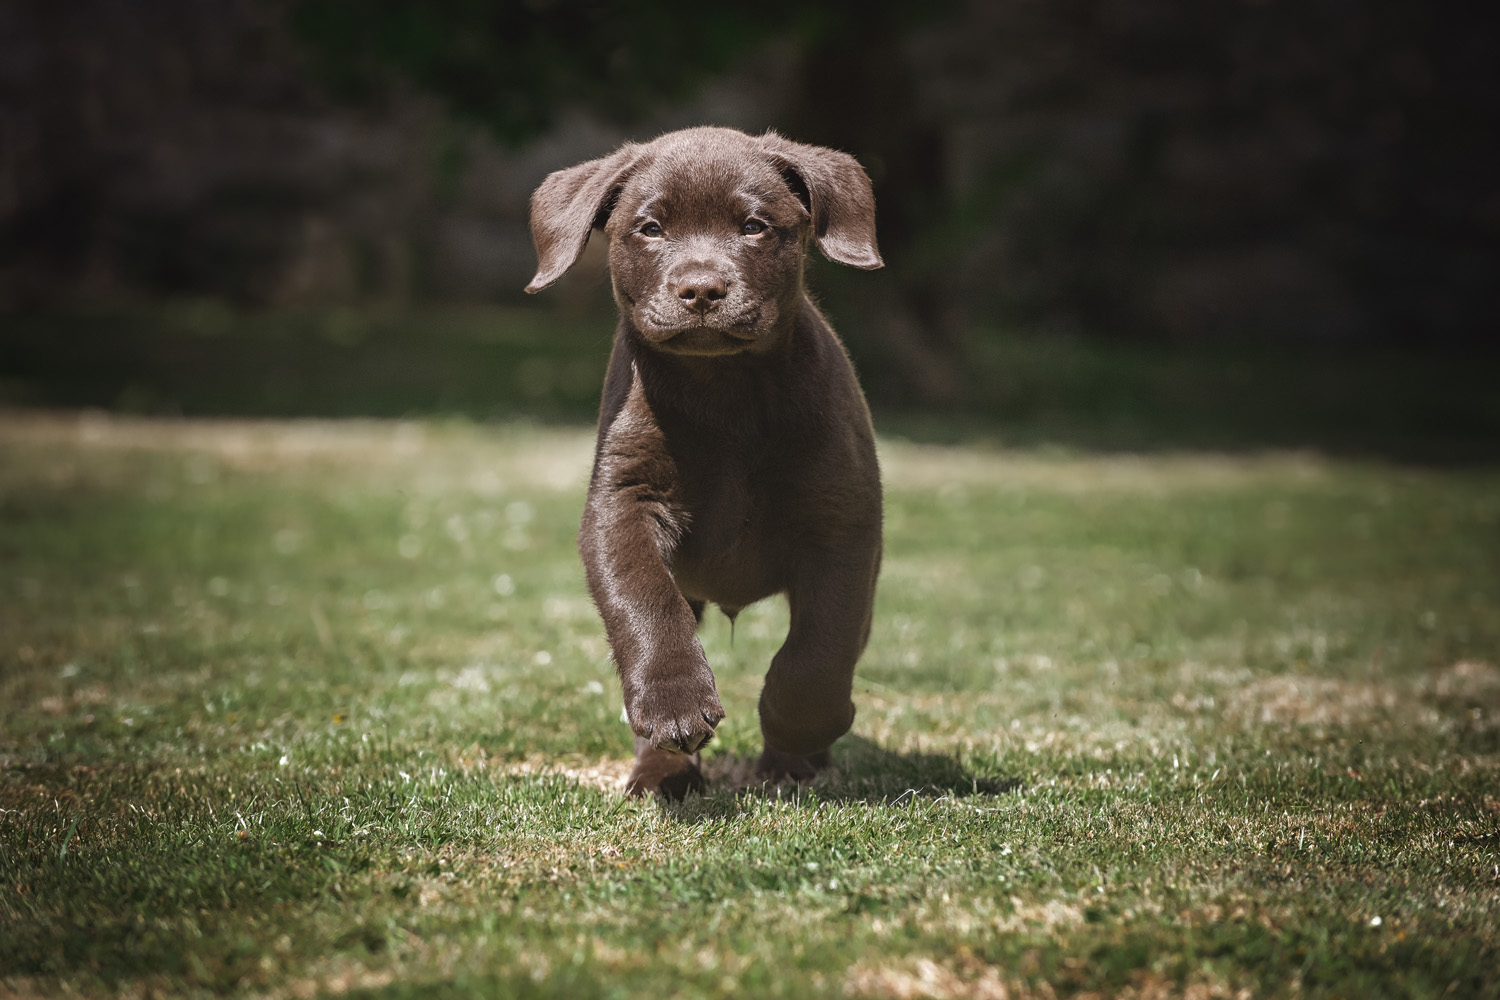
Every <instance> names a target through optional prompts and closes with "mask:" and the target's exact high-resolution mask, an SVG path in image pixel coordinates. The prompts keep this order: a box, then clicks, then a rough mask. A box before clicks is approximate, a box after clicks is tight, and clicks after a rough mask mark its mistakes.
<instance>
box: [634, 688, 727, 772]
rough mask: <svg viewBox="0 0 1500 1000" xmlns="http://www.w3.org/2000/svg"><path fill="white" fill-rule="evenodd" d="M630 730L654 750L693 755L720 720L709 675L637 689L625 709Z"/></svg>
mask: <svg viewBox="0 0 1500 1000" xmlns="http://www.w3.org/2000/svg"><path fill="white" fill-rule="evenodd" d="M625 712H626V714H627V715H628V716H629V717H630V728H631V730H632V731H634V733H635V734H636V735H637V736H639V737H640V738H641V739H643V740H645V741H646V742H647V743H649V744H650V745H651V746H652V747H653V748H655V749H657V750H665V751H666V752H667V753H697V752H698V751H699V750H701V749H702V748H703V746H704V745H705V744H707V743H708V741H709V740H710V739H712V738H713V735H714V727H715V726H717V725H718V724H719V721H720V720H721V719H723V718H724V708H723V706H722V705H720V704H719V692H718V690H717V689H716V688H715V687H714V678H713V674H711V673H709V672H708V670H707V669H704V670H703V672H702V674H701V675H694V676H688V677H672V678H670V679H665V680H662V679H657V680H655V681H653V682H652V683H649V684H644V685H642V686H641V688H640V690H639V691H638V692H636V693H635V697H634V698H633V699H630V700H629V701H628V702H627V704H626V708H625Z"/></svg>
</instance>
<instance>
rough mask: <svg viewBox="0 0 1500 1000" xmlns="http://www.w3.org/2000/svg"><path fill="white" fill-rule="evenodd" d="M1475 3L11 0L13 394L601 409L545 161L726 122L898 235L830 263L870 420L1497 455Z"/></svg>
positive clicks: (209, 408)
mask: <svg viewBox="0 0 1500 1000" xmlns="http://www.w3.org/2000/svg"><path fill="white" fill-rule="evenodd" d="M1480 9H1481V8H1480V7H1479V5H1459V4H1450V3H1441V2H1439V3H1427V2H1418V0H1398V2H1388V3H1370V2H1343V0H1285V2H1283V0H1249V2H1230V3H1223V4H1195V3H1188V2H1175V3H1174V2H1164V0H1097V2H1083V0H1017V2H1006V3H996V2H980V0H974V2H961V0H935V2H929V3H923V4H910V3H901V4H896V3H889V2H885V0H872V2H865V3H854V2H846V0H830V2H825V3H822V4H811V3H806V2H801V3H797V2H788V0H764V2H761V3H757V4H754V5H749V4H746V5H736V4H718V5H689V4H677V3H661V2H658V3H637V4H630V5H622V4H603V3H585V2H576V0H528V2H524V3H523V2H507V0H499V2H478V0H429V2H426V3H420V4H416V3H404V2H395V0H365V2H355V0H285V2H271V0H263V2H257V0H151V2H146V0H76V2H69V3H56V2H46V0H9V2H7V3H6V4H4V5H3V6H0V324H3V333H0V400H3V401H4V402H6V403H8V404H10V405H31V406H80V405H85V406H103V407H110V408H116V409H123V410H136V411H146V412H162V413H184V414H277V415H292V414H320V415H342V414H376V415H383V414H412V413H415V414H462V415H466V416H470V417H477V418H488V417H509V416H514V415H517V414H527V415H531V416H536V417H541V418H557V419H586V418H587V417H588V416H589V415H590V413H591V411H592V406H593V399H594V398H595V396H596V393H597V387H598V381H599V376H600V374H601V372H602V369H603V361H604V356H605V354H606V352H607V344H608V338H609V331H610V326H611V323H610V320H609V313H610V311H611V307H610V303H609V297H608V287H607V281H606V280H605V278H604V275H603V270H602V258H601V257H600V255H599V253H598V248H597V246H595V247H591V251H592V252H591V254H590V256H589V257H587V258H586V259H585V261H584V262H583V264H582V265H581V266H580V267H579V268H578V269H576V271H575V273H573V274H571V275H570V276H569V277H568V279H567V280H566V281H565V282H564V283H563V284H562V285H561V286H559V287H557V288H555V289H553V290H550V291H548V292H547V293H544V295H543V296H541V297H539V298H538V299H527V298H526V297H525V296H523V295H522V294H521V293H520V288H521V286H523V285H524V284H525V283H526V281H527V279H528V278H529V277H530V275H531V273H532V267H533V263H534V261H533V258H532V253H531V246H530V240H529V236H528V233H527V229H526V200H527V197H528V195H529V193H530V191H531V189H532V188H533V187H534V186H535V185H536V184H537V183H538V182H539V181H540V180H541V178H542V177H543V176H545V174H546V173H547V172H548V171H550V170H553V169H557V168H559V167H562V166H566V165H569V164H571V163H574V162H577V161H579V160H582V159H586V158H591V157H594V156H598V155H602V154H603V153H605V152H608V151H609V150H610V149H612V148H613V147H614V146H615V145H617V144H618V143H619V142H621V141H623V140H624V139H626V138H632V137H634V138H646V137H649V136H650V135H652V134H654V133H656V132H658V131H662V130H665V129H669V128H675V127H680V126H683V125H688V124H696V123H703V122H711V123H716V124H723V125H732V126H738V127H742V128H745V129H747V130H751V131H756V130H760V129H764V128H767V127H774V128H776V129H777V130H779V131H781V132H783V133H784V134H787V135H789V136H791V137H792V138H795V139H798V140H802V141H807V142H815V143H820V144H825V145H831V146H836V147H839V148H843V149H845V150H848V151H850V152H852V153H854V154H855V155H856V156H858V157H859V159H860V160H861V162H863V163H864V164H865V165H866V167H867V169H868V170H869V172H870V173H871V175H872V177H873V178H874V180H875V183H876V193H877V200H878V203H879V212H880V215H879V236H880V243H881V249H882V251H883V253H884V256H885V259H886V261H887V263H888V267H887V269H886V270H884V271H880V272H875V273H873V274H866V273H860V272H852V271H846V270H844V269H841V268H837V267H835V266H832V265H822V266H819V267H817V268H815V271H814V274H813V282H814V285H815V287H816V289H817V291H818V294H819V296H820V298H821V299H822V301H823V302H824V304H825V306H826V307H827V309H828V311H829V312H830V313H831V314H832V316H833V317H834V319H835V321H836V323H837V325H838V326H839V328H840V330H841V331H842V333H843V334H844V336H845V339H846V341H847V342H848V344H849V347H850V349H851V351H852V353H853V354H854V355H855V359H856V361H857V363H858V365H859V367H860V370H861V374H862V377H863V379H864V381H865V383H866V386H867V389H868V391H869V393H870V395H871V398H872V403H873V404H874V405H875V408H876V410H877V414H878V416H879V417H880V420H881V422H882V423H883V424H884V426H885V427H886V428H887V429H888V430H892V429H893V430H895V431H896V432H899V433H907V434H913V435H920V436H936V437H952V436H964V437H968V436H973V435H976V434H979V435H985V436H990V437H998V438H999V439H1001V440H1003V441H1007V442H1012V443H1038V442H1047V443H1054V444H1061V445H1064V446H1083V447H1110V448H1152V447H1233V448H1244V447H1265V446H1274V447H1300V446H1314V447H1319V448H1325V449H1329V450H1337V451H1347V452H1354V453H1367V454H1382V455H1389V456H1395V457H1400V458H1409V459H1417V460H1424V461H1460V460H1461V461H1476V460H1478V461H1486V462H1488V461H1493V460H1494V459H1495V458H1497V457H1500V398H1497V397H1500V391H1497V389H1496V387H1495V381H1494V376H1495V375H1496V374H1497V372H1500V366H1497V365H1496V364H1495V362H1496V360H1497V355H1496V352H1495V347H1494V344H1495V338H1494V333H1493V331H1494V329H1495V328H1496V326H1497V324H1496V322H1495V318H1494V317H1495V315H1496V312H1497V306H1500V292H1497V288H1500V281H1497V280H1496V278H1497V275H1500V238H1497V237H1500V183H1497V178H1500V57H1497V54H1496V53H1497V47H1496V44H1495V43H1496V41H1497V37H1496V33H1495V31H1494V30H1493V26H1492V25H1491V23H1490V20H1489V19H1488V18H1482V15H1480V14H1479V13H1477V11H1479V10H1480ZM595 242H596V243H597V242H598V241H595Z"/></svg>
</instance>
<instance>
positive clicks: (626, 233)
mask: <svg viewBox="0 0 1500 1000" xmlns="http://www.w3.org/2000/svg"><path fill="white" fill-rule="evenodd" d="M810 219H811V216H810V215H809V214H808V211H807V208H806V207H805V206H804V205H803V203H802V201H801V200H800V199H799V198H798V197H797V195H795V194H793V193H792V190H791V188H790V187H789V186H788V183H787V180H786V179H785V178H784V177H783V176H782V175H781V174H780V173H779V172H778V171H777V170H776V169H775V168H774V167H773V166H772V164H771V162H770V160H769V159H767V158H766V157H765V156H764V155H762V154H761V153H760V151H759V150H758V149H756V148H755V147H754V143H753V141H752V140H750V139H749V137H745V141H744V142H742V143H741V142H728V143H726V142H717V143H713V144H703V143H697V144H691V143H684V144H680V145H669V146H667V147H666V148H664V149H661V150H660V151H659V153H658V154H657V155H656V156H654V157H652V158H651V159H650V160H649V161H648V162H646V163H643V164H642V165H641V167H640V168H639V170H638V171H637V172H636V173H635V174H633V175H632V176H631V177H630V178H629V180H627V181H626V183H625V184H624V186H623V187H622V188H621V190H620V194H619V198H618V200H617V202H616V204H615V206H614V210H613V211H612V212H611V213H610V216H609V222H608V224H607V225H606V232H607V233H608V235H609V262H610V274H611V276H612V279H613V282H614V291H615V299H616V301H617V302H618V303H619V306H620V309H621V311H622V312H625V313H626V314H627V315H628V316H629V318H630V320H631V323H632V325H633V326H634V327H635V329H636V330H637V331H639V333H640V335H641V337H642V338H643V339H644V340H645V342H646V343H647V344H648V345H650V346H652V347H654V348H656V349H657V350H660V351H665V352H668V353H673V354H689V355H718V354H735V353H739V352H742V351H750V352H760V351H765V350H769V349H770V347H771V346H772V345H773V344H774V342H775V341H776V336H775V334H776V333H777V332H778V331H779V330H780V329H781V328H782V324H781V322H780V321H781V320H782V319H783V318H784V317H790V316H791V315H793V312H794V310H795V309H796V306H797V303H798V301H799V299H800V295H801V289H802V265H803V258H804V255H805V252H806V248H807V238H808V225H809V222H810Z"/></svg>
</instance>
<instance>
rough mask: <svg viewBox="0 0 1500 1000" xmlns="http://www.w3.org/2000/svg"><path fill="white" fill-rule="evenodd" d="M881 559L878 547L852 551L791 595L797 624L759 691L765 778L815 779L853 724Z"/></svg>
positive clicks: (761, 766)
mask: <svg viewBox="0 0 1500 1000" xmlns="http://www.w3.org/2000/svg"><path fill="white" fill-rule="evenodd" d="M879 563H880V551H879V547H878V545H877V546H875V547H873V549H872V550H866V551H864V552H860V553H853V554H850V553H846V554H845V555H844V557H843V558H841V559H837V560H830V561H829V562H826V563H821V564H820V565H819V566H818V567H817V568H816V569H815V570H813V571H811V572H808V573H806V574H804V576H803V578H802V579H801V580H799V582H798V585H797V586H795V587H794V588H793V589H792V591H791V592H790V594H789V595H788V597H789V600H790V603H791V611H792V624H791V629H790V631H789V632H788V633H787V637H786V642H785V643H784V644H783V645H782V647H781V649H780V650H779V651H778V652H777V654H776V656H775V657H774V658H773V659H772V660H771V669H770V670H769V671H768V672H767V673H766V686H765V688H764V689H763V690H762V691H761V695H760V730H761V734H762V735H763V736H764V737H765V743H766V746H765V752H764V753H762V754H761V758H760V764H759V766H758V767H757V768H756V774H757V775H758V776H759V777H760V778H762V779H763V780H767V781H773V782H774V781H780V780H782V779H785V778H791V779H793V780H795V781H804V780H807V779H808V778H811V777H812V776H813V775H814V774H815V773H817V772H818V771H821V770H823V769H824V768H826V767H828V766H829V764H830V763H831V758H830V756H829V752H828V748H829V747H830V746H832V745H833V741H834V740H836V739H838V738H839V737H840V736H842V735H844V734H845V733H847V732H848V731H849V727H850V726H852V725H853V724H854V702H853V701H852V700H851V697H850V696H851V694H852V693H853V690H854V665H855V663H856V662H857V661H858V660H859V655H860V653H861V652H863V651H864V647H865V642H866V640H867V639H868V638H869V635H870V614H871V609H872V607H873V605H874V599H875V575H876V573H877V571H878V569H879Z"/></svg>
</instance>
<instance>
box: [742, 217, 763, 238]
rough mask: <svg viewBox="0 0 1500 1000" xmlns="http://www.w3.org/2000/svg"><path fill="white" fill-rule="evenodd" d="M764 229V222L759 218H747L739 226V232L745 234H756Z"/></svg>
mask: <svg viewBox="0 0 1500 1000" xmlns="http://www.w3.org/2000/svg"><path fill="white" fill-rule="evenodd" d="M765 231H766V224H765V223H764V222H761V221H760V220H759V219H747V220H745V224H744V225H742V226H740V232H742V233H744V234H745V235H746V236H758V235H760V234H761V233H763V232H765Z"/></svg>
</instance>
